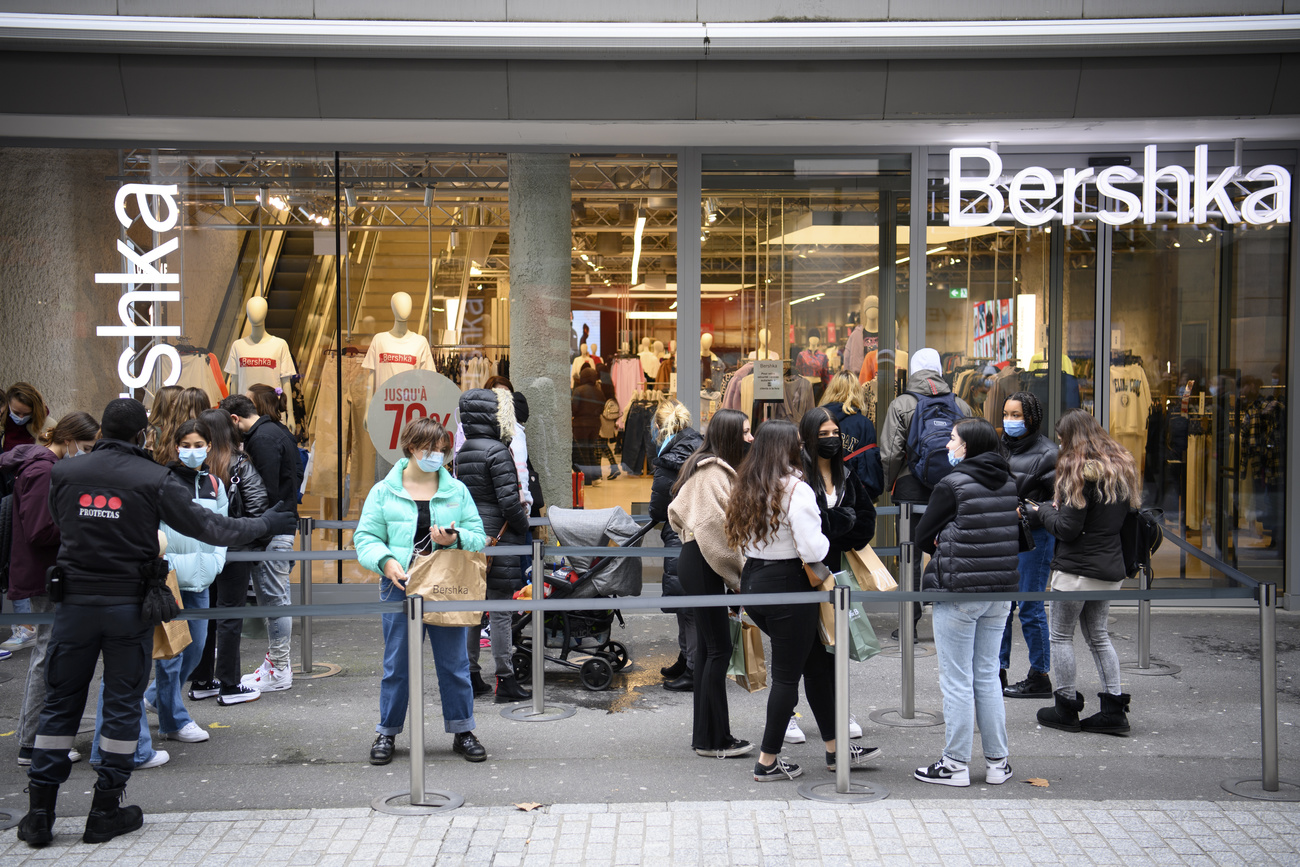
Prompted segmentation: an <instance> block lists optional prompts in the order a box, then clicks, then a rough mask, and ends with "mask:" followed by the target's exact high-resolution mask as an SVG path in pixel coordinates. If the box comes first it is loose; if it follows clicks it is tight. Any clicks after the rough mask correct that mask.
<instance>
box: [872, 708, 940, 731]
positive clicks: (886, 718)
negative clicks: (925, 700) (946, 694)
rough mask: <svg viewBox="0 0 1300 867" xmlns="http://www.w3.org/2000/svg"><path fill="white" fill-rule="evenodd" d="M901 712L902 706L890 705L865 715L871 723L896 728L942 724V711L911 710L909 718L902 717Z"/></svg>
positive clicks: (927, 726)
mask: <svg viewBox="0 0 1300 867" xmlns="http://www.w3.org/2000/svg"><path fill="white" fill-rule="evenodd" d="M902 714H903V709H902V708H896V707H891V708H888V709H886V710H873V711H872V712H871V713H869V714H867V717H868V718H869V719H870V720H871V721H872V722H873V723H879V724H880V725H882V726H895V727H897V728H929V727H930V726H941V725H943V711H937V710H936V711H928V710H918V711H913V712H912V718H911V719H903V716H902Z"/></svg>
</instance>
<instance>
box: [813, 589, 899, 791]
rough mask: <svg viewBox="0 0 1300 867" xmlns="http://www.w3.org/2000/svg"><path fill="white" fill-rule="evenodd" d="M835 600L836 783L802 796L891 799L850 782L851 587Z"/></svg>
mask: <svg viewBox="0 0 1300 867" xmlns="http://www.w3.org/2000/svg"><path fill="white" fill-rule="evenodd" d="M831 599H832V601H833V606H834V609H835V782H834V783H813V782H811V781H809V782H805V783H803V784H802V785H800V786H799V794H800V795H802V796H803V797H805V798H807V799H809V800H811V801H831V802H833V803H838V804H864V803H866V802H868V801H879V800H882V799H883V798H887V797H889V791H888V790H887V789H883V788H881V787H879V786H868V785H862V784H858V783H853V782H851V781H850V780H849V753H850V749H849V614H850V597H849V588H848V587H844V586H842V585H836V587H835V589H834V590H832V591H831Z"/></svg>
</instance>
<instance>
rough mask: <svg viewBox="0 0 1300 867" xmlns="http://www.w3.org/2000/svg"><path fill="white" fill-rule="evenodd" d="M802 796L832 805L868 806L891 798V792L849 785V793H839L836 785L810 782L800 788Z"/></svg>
mask: <svg viewBox="0 0 1300 867" xmlns="http://www.w3.org/2000/svg"><path fill="white" fill-rule="evenodd" d="M798 791H799V794H800V796H802V797H804V798H807V799H808V800H810V801H827V802H829V803H832V804H868V803H870V802H872V801H883V800H884V799H885V798H888V797H889V790H888V789H886V788H883V787H881V786H869V785H866V784H864V783H849V790H848V791H847V792H837V791H836V790H835V784H834V783H814V782H812V781H811V780H809V781H808V782H806V783H802V784H800V786H799V790H798Z"/></svg>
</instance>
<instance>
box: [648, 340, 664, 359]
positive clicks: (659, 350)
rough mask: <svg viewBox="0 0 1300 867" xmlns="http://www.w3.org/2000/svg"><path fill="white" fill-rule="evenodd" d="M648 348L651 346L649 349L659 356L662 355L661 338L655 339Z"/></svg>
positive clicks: (662, 345)
mask: <svg viewBox="0 0 1300 867" xmlns="http://www.w3.org/2000/svg"><path fill="white" fill-rule="evenodd" d="M650 348H651V351H653V352H654V354H655V355H658V356H661V357H662V356H663V354H664V342H663V341H662V340H656V341H655V342H654V343H653V344H652V345H651V347H650Z"/></svg>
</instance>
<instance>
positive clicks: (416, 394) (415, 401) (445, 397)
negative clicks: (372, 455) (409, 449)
mask: <svg viewBox="0 0 1300 867" xmlns="http://www.w3.org/2000/svg"><path fill="white" fill-rule="evenodd" d="M459 404H460V388H459V386H457V385H456V383H454V382H452V381H451V380H450V379H448V378H447V377H445V376H443V375H442V374H441V373H435V372H434V371H432V370H408V371H406V372H405V373H399V374H397V375H396V376H392V377H389V378H388V379H387V380H385V381H384V383H383V384H382V385H380V386H379V387H378V388H376V389H375V395H374V397H372V398H370V408H369V409H368V410H366V428H367V430H368V431H369V433H370V441H371V442H372V443H374V445H375V451H377V452H378V453H379V455H380V456H381V457H383V458H384V459H385V460H387V461H388V462H389V463H391V464H395V463H397V462H398V461H399V460H400V459H401V458H402V448H401V446H399V445H398V443H399V442H400V441H401V438H402V431H403V430H404V429H405V428H406V426H407V425H408V424H410V423H411V422H412V421H414V420H415V419H417V418H432V419H436V420H437V421H438V422H439V423H440V424H442V426H443V427H444V428H446V429H447V433H448V434H449V435H451V436H455V435H456V424H457V423H458V421H459V419H460V413H459V412H458V406H459Z"/></svg>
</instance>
